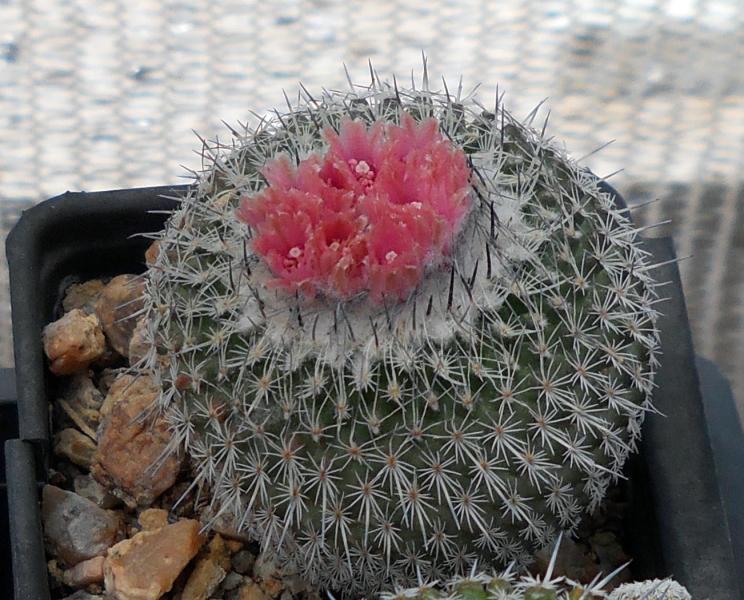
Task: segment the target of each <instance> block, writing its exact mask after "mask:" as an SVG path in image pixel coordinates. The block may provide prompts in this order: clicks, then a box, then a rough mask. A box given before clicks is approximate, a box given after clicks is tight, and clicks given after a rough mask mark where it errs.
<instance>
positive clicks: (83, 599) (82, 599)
mask: <svg viewBox="0 0 744 600" xmlns="http://www.w3.org/2000/svg"><path fill="white" fill-rule="evenodd" d="M62 600H106V598H104V597H103V596H99V595H98V594H89V593H88V592H86V591H84V590H78V591H77V592H75V593H74V594H73V595H72V596H65V597H64V598H62Z"/></svg>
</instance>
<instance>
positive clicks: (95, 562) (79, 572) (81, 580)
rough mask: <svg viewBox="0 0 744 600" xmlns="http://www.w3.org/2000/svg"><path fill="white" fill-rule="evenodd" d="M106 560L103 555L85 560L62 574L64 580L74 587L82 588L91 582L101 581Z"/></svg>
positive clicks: (66, 583)
mask: <svg viewBox="0 0 744 600" xmlns="http://www.w3.org/2000/svg"><path fill="white" fill-rule="evenodd" d="M105 560H106V559H105V558H104V557H103V556H96V557H94V558H90V559H88V560H84V561H83V562H80V563H78V564H76V565H75V566H74V567H72V568H71V569H68V570H67V571H65V572H64V573H63V574H62V581H63V582H64V584H65V585H69V586H70V587H73V588H82V587H85V586H87V585H90V584H91V583H101V582H102V581H103V563H104V561H105Z"/></svg>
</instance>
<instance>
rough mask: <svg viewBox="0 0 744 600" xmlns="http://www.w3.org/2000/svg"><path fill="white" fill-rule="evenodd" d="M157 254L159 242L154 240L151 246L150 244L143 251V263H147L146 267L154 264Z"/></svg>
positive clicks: (158, 252)
mask: <svg viewBox="0 0 744 600" xmlns="http://www.w3.org/2000/svg"><path fill="white" fill-rule="evenodd" d="M159 254H160V242H158V241H157V240H156V241H154V242H153V243H152V244H150V245H149V246H148V247H147V250H146V251H145V262H146V263H147V266H148V267H151V266H153V265H154V264H155V261H157V259H158V255H159Z"/></svg>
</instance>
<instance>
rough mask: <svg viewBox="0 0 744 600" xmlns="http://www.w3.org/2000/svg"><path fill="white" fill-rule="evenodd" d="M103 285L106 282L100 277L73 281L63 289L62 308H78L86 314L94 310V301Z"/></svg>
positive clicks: (68, 310) (69, 309)
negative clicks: (81, 281)
mask: <svg viewBox="0 0 744 600" xmlns="http://www.w3.org/2000/svg"><path fill="white" fill-rule="evenodd" d="M105 286H106V284H105V283H104V282H103V280H101V279H91V280H89V281H84V282H83V283H73V284H72V285H71V286H69V287H68V288H67V289H66V290H65V297H64V298H63V299H62V308H63V309H64V311H65V312H70V311H71V310H74V309H76V308H79V309H81V310H83V311H85V312H86V313H88V314H92V313H93V312H94V311H95V305H96V301H97V300H98V297H99V296H100V295H101V291H103V288H104V287H105Z"/></svg>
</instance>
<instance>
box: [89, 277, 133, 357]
mask: <svg viewBox="0 0 744 600" xmlns="http://www.w3.org/2000/svg"><path fill="white" fill-rule="evenodd" d="M144 290H145V286H144V280H143V279H142V277H141V276H139V275H119V276H117V277H114V278H113V279H112V280H111V281H109V283H108V285H107V286H106V287H105V288H104V289H103V291H102V292H101V296H100V297H99V298H98V301H97V302H96V314H97V315H98V318H99V319H100V320H101V326H102V327H103V331H104V333H105V334H106V339H107V340H108V342H109V344H111V347H112V348H113V349H114V350H116V351H117V352H118V353H119V354H121V355H122V356H127V354H128V353H129V340H130V339H131V338H132V332H133V331H134V326H135V325H136V313H137V312H138V311H140V310H142V306H143V299H142V294H143V292H144Z"/></svg>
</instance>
